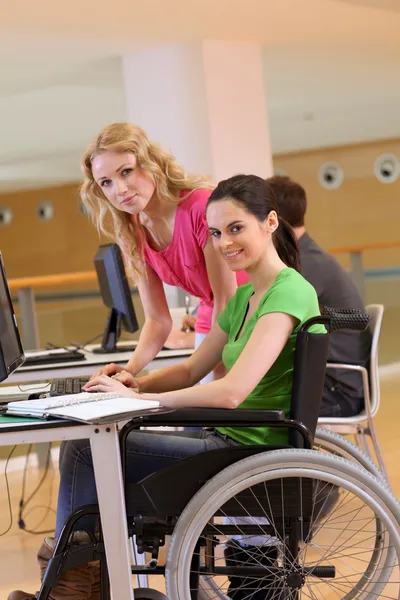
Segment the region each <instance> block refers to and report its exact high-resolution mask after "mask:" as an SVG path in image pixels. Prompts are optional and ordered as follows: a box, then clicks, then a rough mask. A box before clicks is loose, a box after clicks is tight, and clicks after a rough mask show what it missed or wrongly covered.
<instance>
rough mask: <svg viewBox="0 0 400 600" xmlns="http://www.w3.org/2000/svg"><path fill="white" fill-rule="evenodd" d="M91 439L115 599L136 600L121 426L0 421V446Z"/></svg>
mask: <svg viewBox="0 0 400 600" xmlns="http://www.w3.org/2000/svg"><path fill="white" fill-rule="evenodd" d="M76 439H89V440H90V447H91V451H92V456H93V467H94V475H95V479H96V488H97V495H98V501H99V508H100V516H101V522H102V528H103V534H104V545H105V549H106V556H107V564H108V570H109V576H110V585H111V592H112V597H113V599H114V600H134V592H133V589H132V572H131V563H130V553H129V546H128V537H127V521H126V510H125V498H124V492H123V478H122V470H121V458H120V451H119V441H118V426H117V425H116V424H110V425H76V424H72V425H71V422H65V421H63V422H62V421H47V422H43V421H37V422H25V423H22V422H20V421H16V420H14V422H12V420H11V421H10V422H6V423H4V419H0V445H1V446H10V445H14V444H31V443H38V442H39V443H41V442H54V441H64V440H76Z"/></svg>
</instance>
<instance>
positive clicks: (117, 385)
mask: <svg viewBox="0 0 400 600" xmlns="http://www.w3.org/2000/svg"><path fill="white" fill-rule="evenodd" d="M83 390H84V391H85V392H115V393H117V394H121V396H133V397H134V398H136V397H137V394H136V393H135V392H134V391H133V390H130V389H129V388H127V387H126V386H125V385H124V384H123V383H121V382H120V381H118V380H117V379H115V378H113V377H107V375H98V376H97V377H92V379H91V380H90V381H88V382H87V383H86V384H85V385H84V387H83Z"/></svg>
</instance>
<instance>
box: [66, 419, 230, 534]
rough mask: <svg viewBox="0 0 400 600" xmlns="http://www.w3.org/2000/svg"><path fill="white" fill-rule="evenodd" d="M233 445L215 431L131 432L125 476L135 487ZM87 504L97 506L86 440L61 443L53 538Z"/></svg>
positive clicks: (89, 523) (88, 523)
mask: <svg viewBox="0 0 400 600" xmlns="http://www.w3.org/2000/svg"><path fill="white" fill-rule="evenodd" d="M231 444H233V445H236V442H234V441H233V440H231V441H229V440H227V439H226V438H225V437H224V436H222V435H220V434H218V433H217V432H216V431H214V430H212V431H210V430H207V429H202V430H199V431H161V432H157V431H146V430H144V431H132V433H130V435H129V436H128V439H127V444H126V452H127V460H126V474H127V479H128V481H129V482H131V483H136V482H138V481H140V480H141V479H143V478H144V477H146V476H147V475H151V474H152V473H155V472H157V471H160V470H162V469H164V468H165V467H168V466H169V465H171V464H173V463H174V462H176V461H178V460H180V459H181V458H184V457H186V456H193V455H195V454H200V453H201V452H207V451H208V450H214V449H216V448H226V447H227V446H229V445H231ZM86 504H97V493H96V484H95V479H94V472H93V462H92V453H91V451H90V443H89V440H73V441H70V442H64V443H63V444H62V446H61V450H60V489H59V495H58V506H57V522H56V533H55V535H56V537H58V536H59V535H60V533H61V530H62V528H63V526H64V523H65V521H66V520H67V518H68V517H69V515H70V514H71V513H72V511H73V510H75V509H76V508H78V507H80V506H84V505H86ZM95 527H96V521H95V520H94V519H93V518H90V517H85V518H84V519H81V520H80V521H79V522H78V523H77V528H78V529H86V530H89V531H94V530H95Z"/></svg>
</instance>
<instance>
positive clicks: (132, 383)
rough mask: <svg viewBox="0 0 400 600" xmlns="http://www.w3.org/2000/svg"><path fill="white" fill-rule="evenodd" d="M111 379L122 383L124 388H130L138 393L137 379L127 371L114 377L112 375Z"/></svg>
mask: <svg viewBox="0 0 400 600" xmlns="http://www.w3.org/2000/svg"><path fill="white" fill-rule="evenodd" d="M111 379H116V380H117V381H119V382H120V383H123V384H124V386H126V387H128V388H130V389H131V390H133V391H135V392H138V391H139V379H138V378H137V377H134V376H133V375H132V373H129V371H121V372H120V373H117V374H116V375H112V377H111Z"/></svg>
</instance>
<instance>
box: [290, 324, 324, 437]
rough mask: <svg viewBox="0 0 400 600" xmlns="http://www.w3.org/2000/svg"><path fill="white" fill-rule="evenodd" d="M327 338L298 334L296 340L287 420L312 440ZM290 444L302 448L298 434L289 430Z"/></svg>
mask: <svg viewBox="0 0 400 600" xmlns="http://www.w3.org/2000/svg"><path fill="white" fill-rule="evenodd" d="M328 348H329V334H328V333H327V334H323V333H311V332H310V331H299V333H298V334H297V338H296V350H295V358H294V373H293V386H292V401H291V412H290V417H291V419H294V420H295V421H299V422H301V423H303V424H304V425H305V426H306V427H307V428H308V429H309V430H310V432H311V433H312V435H313V436H314V433H315V429H316V427H317V421H318V416H319V411H320V405H321V399H322V392H323V389H324V380H325V367H326V362H327V358H328ZM289 443H290V445H291V446H294V447H296V448H303V446H304V441H303V437H302V436H301V434H300V433H299V432H297V431H295V430H293V429H290V433H289Z"/></svg>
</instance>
